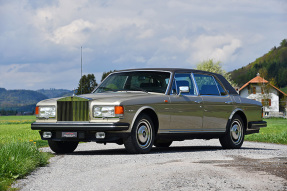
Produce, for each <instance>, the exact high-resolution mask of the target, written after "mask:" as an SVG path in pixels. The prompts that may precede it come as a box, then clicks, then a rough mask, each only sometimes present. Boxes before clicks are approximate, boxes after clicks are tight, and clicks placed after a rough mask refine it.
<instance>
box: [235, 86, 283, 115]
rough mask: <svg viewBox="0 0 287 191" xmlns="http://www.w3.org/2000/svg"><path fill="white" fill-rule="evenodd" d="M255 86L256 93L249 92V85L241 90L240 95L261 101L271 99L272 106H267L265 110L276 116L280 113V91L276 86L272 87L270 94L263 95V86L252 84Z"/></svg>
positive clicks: (268, 113)
mask: <svg viewBox="0 0 287 191" xmlns="http://www.w3.org/2000/svg"><path fill="white" fill-rule="evenodd" d="M252 86H253V87H256V94H253V93H252V94H249V93H248V86H247V87H245V88H244V89H243V90H241V91H240V92H239V94H240V96H242V97H245V98H248V99H253V100H256V101H259V102H261V101H262V99H271V106H265V107H264V111H265V112H267V113H266V115H269V116H276V115H278V114H279V92H278V91H277V90H276V89H275V88H273V87H272V88H271V89H270V92H269V94H268V95H266V96H263V95H262V92H261V86H259V85H255V84H252Z"/></svg>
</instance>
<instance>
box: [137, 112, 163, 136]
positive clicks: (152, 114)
mask: <svg viewBox="0 0 287 191" xmlns="http://www.w3.org/2000/svg"><path fill="white" fill-rule="evenodd" d="M142 114H146V115H148V116H149V117H150V118H151V120H152V122H153V125H154V128H155V129H154V131H155V135H156V134H157V132H158V128H159V122H158V121H159V120H158V116H157V114H156V112H155V110H154V109H153V108H152V107H148V106H145V107H141V108H140V109H139V110H138V111H137V112H136V114H135V116H134V118H133V121H132V125H131V127H133V126H134V123H135V121H136V119H137V118H138V117H139V116H140V115H142Z"/></svg>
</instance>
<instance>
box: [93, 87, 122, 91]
mask: <svg viewBox="0 0 287 191" xmlns="http://www.w3.org/2000/svg"><path fill="white" fill-rule="evenodd" d="M98 89H100V90H103V91H102V92H107V91H113V92H116V91H118V90H114V89H112V88H107V87H99V88H98Z"/></svg>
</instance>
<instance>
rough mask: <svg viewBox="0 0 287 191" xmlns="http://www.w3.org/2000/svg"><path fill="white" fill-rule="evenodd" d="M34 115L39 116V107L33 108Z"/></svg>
mask: <svg viewBox="0 0 287 191" xmlns="http://www.w3.org/2000/svg"><path fill="white" fill-rule="evenodd" d="M35 115H39V106H37V107H36V108H35Z"/></svg>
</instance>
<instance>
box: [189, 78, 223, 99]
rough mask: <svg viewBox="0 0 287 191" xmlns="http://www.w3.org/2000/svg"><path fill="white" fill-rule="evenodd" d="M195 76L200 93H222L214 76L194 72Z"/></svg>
mask: <svg viewBox="0 0 287 191" xmlns="http://www.w3.org/2000/svg"><path fill="white" fill-rule="evenodd" d="M194 78H195V81H196V84H197V87H198V91H199V94H200V95H217V96H219V95H220V94H219V91H218V88H217V85H216V82H215V80H214V78H213V77H212V76H209V75H203V74H194Z"/></svg>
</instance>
